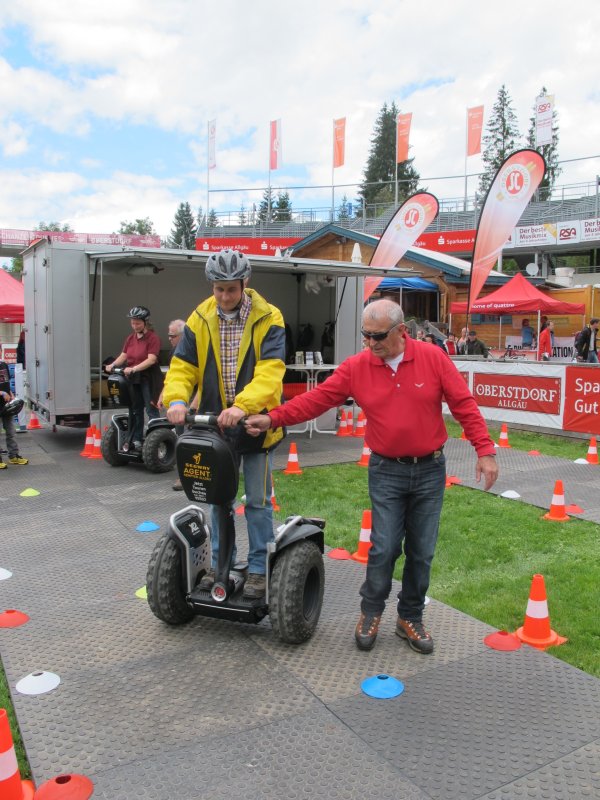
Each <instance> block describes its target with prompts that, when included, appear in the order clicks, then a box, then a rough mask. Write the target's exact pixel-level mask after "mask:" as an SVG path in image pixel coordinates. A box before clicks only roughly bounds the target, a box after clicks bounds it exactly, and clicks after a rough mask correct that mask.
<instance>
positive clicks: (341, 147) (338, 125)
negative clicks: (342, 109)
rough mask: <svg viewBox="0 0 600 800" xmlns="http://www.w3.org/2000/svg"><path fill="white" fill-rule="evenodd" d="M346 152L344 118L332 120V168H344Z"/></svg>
mask: <svg viewBox="0 0 600 800" xmlns="http://www.w3.org/2000/svg"><path fill="white" fill-rule="evenodd" d="M345 151H346V117H342V118H341V119H334V120H333V168H334V169H335V168H336V167H343V166H344V156H345Z"/></svg>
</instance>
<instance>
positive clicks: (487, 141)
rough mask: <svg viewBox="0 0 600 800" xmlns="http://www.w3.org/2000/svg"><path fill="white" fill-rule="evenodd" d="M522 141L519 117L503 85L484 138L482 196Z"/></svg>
mask: <svg viewBox="0 0 600 800" xmlns="http://www.w3.org/2000/svg"><path fill="white" fill-rule="evenodd" d="M520 139H521V134H520V133H519V127H518V124H517V115H516V114H515V112H514V111H513V107H512V100H511V98H510V95H509V94H508V91H507V89H506V86H505V85H504V84H502V86H501V87H500V89H499V90H498V97H497V98H496V102H495V103H494V107H493V109H492V116H491V117H490V119H489V121H488V124H487V126H486V133H485V134H484V136H483V148H484V149H483V153H482V155H481V159H482V161H483V163H484V164H485V168H484V171H483V173H482V174H481V175H480V176H479V192H480V194H484V195H485V193H486V192H487V190H488V189H489V186H490V184H491V182H492V181H493V180H494V177H495V176H496V172H497V171H498V168H499V167H500V165H501V164H502V162H503V161H504V160H505V159H506V158H508V156H509V155H510V154H511V153H514V151H515V150H518V148H519V140H520Z"/></svg>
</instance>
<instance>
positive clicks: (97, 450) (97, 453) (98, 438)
mask: <svg viewBox="0 0 600 800" xmlns="http://www.w3.org/2000/svg"><path fill="white" fill-rule="evenodd" d="M101 445H102V434H101V433H100V431H99V430H98V428H94V448H93V450H92V452H91V453H90V454H89V456H88V458H89V459H90V461H92V460H93V459H95V458H102V448H101Z"/></svg>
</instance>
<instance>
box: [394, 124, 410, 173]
mask: <svg viewBox="0 0 600 800" xmlns="http://www.w3.org/2000/svg"><path fill="white" fill-rule="evenodd" d="M411 122H412V114H398V116H397V117H396V163H397V164H401V163H402V162H403V161H408V140H409V137H410V123H411Z"/></svg>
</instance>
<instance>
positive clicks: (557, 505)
mask: <svg viewBox="0 0 600 800" xmlns="http://www.w3.org/2000/svg"><path fill="white" fill-rule="evenodd" d="M542 519H551V520H553V521H554V522H568V521H569V519H570V517H569V516H567V514H566V509H565V490H564V488H563V482H562V481H556V483H555V484H554V494H553V495H552V502H551V503H550V511H549V512H548V513H547V514H544V516H543V517H542Z"/></svg>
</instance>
